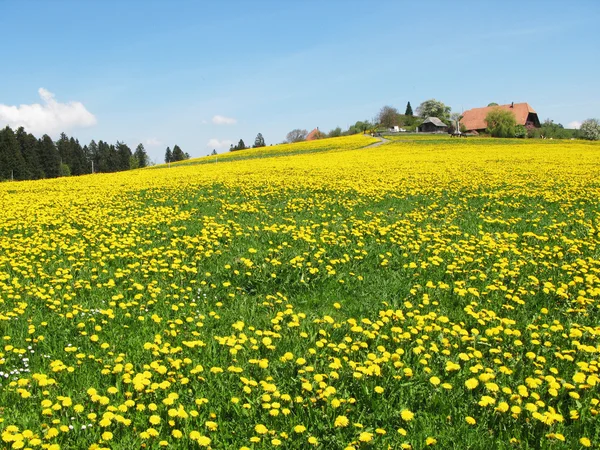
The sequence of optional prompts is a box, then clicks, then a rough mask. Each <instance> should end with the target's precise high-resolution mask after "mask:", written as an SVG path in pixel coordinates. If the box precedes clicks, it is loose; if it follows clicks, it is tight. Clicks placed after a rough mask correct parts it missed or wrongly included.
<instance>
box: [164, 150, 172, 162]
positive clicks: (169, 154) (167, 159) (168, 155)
mask: <svg viewBox="0 0 600 450" xmlns="http://www.w3.org/2000/svg"><path fill="white" fill-rule="evenodd" d="M165 162H166V163H167V164H168V163H170V162H173V153H172V152H171V147H167V151H166V152H165Z"/></svg>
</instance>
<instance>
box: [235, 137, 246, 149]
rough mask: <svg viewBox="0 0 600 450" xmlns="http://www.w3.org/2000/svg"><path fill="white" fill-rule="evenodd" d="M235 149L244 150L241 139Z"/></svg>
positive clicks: (244, 145)
mask: <svg viewBox="0 0 600 450" xmlns="http://www.w3.org/2000/svg"><path fill="white" fill-rule="evenodd" d="M237 149H238V150H245V149H246V144H244V140H243V139H240V142H238V145H237Z"/></svg>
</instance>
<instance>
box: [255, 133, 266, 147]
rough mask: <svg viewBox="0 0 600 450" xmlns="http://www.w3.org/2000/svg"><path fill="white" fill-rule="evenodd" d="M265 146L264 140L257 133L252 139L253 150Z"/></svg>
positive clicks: (260, 134)
mask: <svg viewBox="0 0 600 450" xmlns="http://www.w3.org/2000/svg"><path fill="white" fill-rule="evenodd" d="M264 146H265V138H263V135H262V133H258V134H257V135H256V139H254V148H258V147H264Z"/></svg>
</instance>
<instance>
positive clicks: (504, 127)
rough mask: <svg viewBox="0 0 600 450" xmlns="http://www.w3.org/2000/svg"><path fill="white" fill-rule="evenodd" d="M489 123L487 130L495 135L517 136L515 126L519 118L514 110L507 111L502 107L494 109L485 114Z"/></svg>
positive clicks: (504, 136) (503, 136)
mask: <svg viewBox="0 0 600 450" xmlns="http://www.w3.org/2000/svg"><path fill="white" fill-rule="evenodd" d="M485 121H486V123H487V132H488V133H490V134H491V135H492V136H494V137H502V138H508V137H515V127H516V125H517V119H516V117H515V115H514V113H513V112H512V111H506V110H503V109H500V108H494V109H492V110H491V111H490V112H489V113H488V114H487V116H485Z"/></svg>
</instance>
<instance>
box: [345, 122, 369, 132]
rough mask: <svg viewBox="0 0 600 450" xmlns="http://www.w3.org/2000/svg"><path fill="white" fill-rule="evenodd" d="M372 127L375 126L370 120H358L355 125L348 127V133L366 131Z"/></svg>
mask: <svg viewBox="0 0 600 450" xmlns="http://www.w3.org/2000/svg"><path fill="white" fill-rule="evenodd" d="M370 128H373V124H372V123H371V122H369V121H368V120H365V121H361V120H358V121H357V122H356V123H355V124H354V125H351V126H350V128H348V134H358V133H364V132H365V131H367V130H369V129H370Z"/></svg>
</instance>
